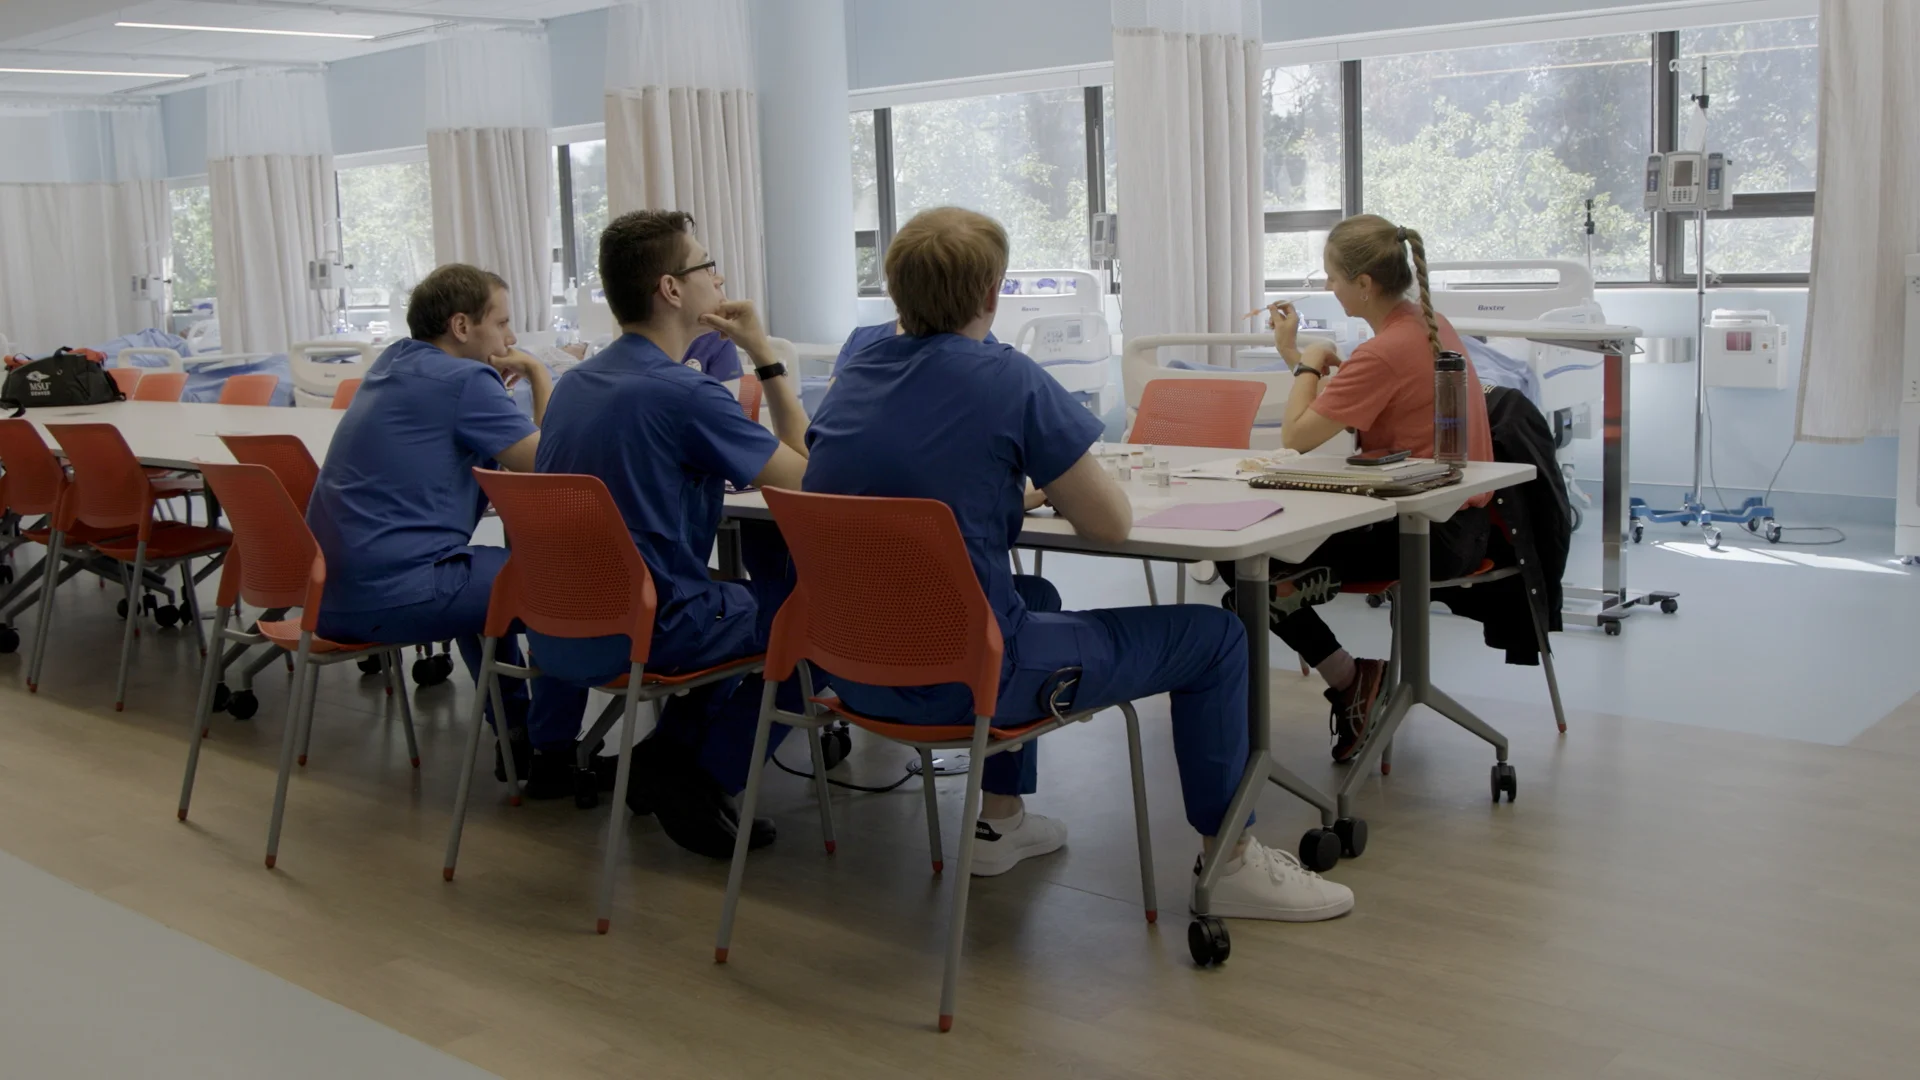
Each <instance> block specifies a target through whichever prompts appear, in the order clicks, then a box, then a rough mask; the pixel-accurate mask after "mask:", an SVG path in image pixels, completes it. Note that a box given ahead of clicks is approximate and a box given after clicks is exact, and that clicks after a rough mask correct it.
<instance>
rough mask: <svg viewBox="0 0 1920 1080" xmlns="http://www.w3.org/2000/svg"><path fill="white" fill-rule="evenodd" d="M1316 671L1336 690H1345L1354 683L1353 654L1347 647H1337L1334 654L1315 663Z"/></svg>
mask: <svg viewBox="0 0 1920 1080" xmlns="http://www.w3.org/2000/svg"><path fill="white" fill-rule="evenodd" d="M1313 670H1315V671H1317V672H1319V673H1320V677H1321V678H1322V679H1325V680H1326V681H1327V685H1328V686H1331V687H1333V688H1334V689H1335V690H1345V689H1346V688H1347V687H1349V686H1352V685H1353V677H1354V668H1353V654H1352V653H1350V652H1348V651H1347V650H1345V649H1335V650H1334V652H1333V655H1332V656H1329V657H1327V658H1326V659H1325V660H1322V661H1320V662H1319V663H1318V664H1316V665H1314V669H1313Z"/></svg>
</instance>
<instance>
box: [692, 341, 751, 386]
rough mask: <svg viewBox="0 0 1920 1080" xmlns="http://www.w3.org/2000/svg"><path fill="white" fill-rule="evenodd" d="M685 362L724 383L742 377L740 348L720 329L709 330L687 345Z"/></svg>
mask: <svg viewBox="0 0 1920 1080" xmlns="http://www.w3.org/2000/svg"><path fill="white" fill-rule="evenodd" d="M685 363H686V365H687V366H688V367H690V368H698V369H699V370H701V371H704V372H706V373H707V374H708V375H711V376H713V377H714V378H716V379H718V380H720V381H721V382H723V383H724V382H733V381H734V380H735V379H738V378H739V377H740V349H739V347H738V346H736V345H735V344H734V343H733V342H732V341H730V340H728V338H727V335H725V334H722V333H721V332H720V331H718V330H709V331H707V332H706V333H704V334H702V335H700V336H699V337H697V338H694V339H693V344H691V345H689V346H687V355H686V359H685Z"/></svg>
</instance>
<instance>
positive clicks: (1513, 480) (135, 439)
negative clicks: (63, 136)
mask: <svg viewBox="0 0 1920 1080" xmlns="http://www.w3.org/2000/svg"><path fill="white" fill-rule="evenodd" d="M27 416H28V418H29V419H31V420H32V421H33V423H34V424H35V426H36V427H39V428H40V429H41V434H42V435H43V436H44V437H45V438H46V439H47V443H48V445H50V446H52V445H56V444H55V443H54V440H53V438H52V436H51V435H48V434H47V433H46V425H47V424H49V423H53V424H59V423H111V424H114V425H115V426H117V427H118V428H119V429H120V432H121V434H122V435H123V436H125V438H126V440H127V445H128V446H129V447H131V448H132V449H133V453H134V456H135V457H138V458H139V459H140V461H141V462H142V463H143V464H147V465H157V466H161V467H164V468H175V469H191V468H193V467H194V465H195V463H197V462H202V461H214V462H230V461H232V460H233V457H232V455H230V454H228V453H227V448H226V445H225V444H224V443H222V442H221V441H220V436H221V435H268V434H289V435H297V436H299V437H300V439H301V440H302V441H304V442H305V443H306V444H307V449H308V450H309V451H311V452H312V454H313V459H314V460H315V461H325V460H326V457H327V446H328V444H329V443H331V442H332V440H333V432H334V429H335V427H337V426H338V425H339V423H340V417H341V416H342V413H340V412H338V411H336V410H333V409H288V408H273V407H268V406H250V405H199V404H191V403H181V402H150V401H122V402H114V403H111V404H106V405H83V406H77V407H74V408H69V409H34V410H30V411H29V412H28V413H27ZM1106 449H1107V450H1109V451H1113V452H1117V451H1120V450H1123V449H1131V448H1127V447H1122V446H1120V445H1118V444H1108V446H1107V447H1106ZM1158 452H1159V454H1160V455H1161V456H1164V457H1167V458H1169V459H1170V460H1172V462H1173V463H1174V466H1175V468H1181V467H1190V466H1194V465H1199V464H1201V463H1203V462H1208V461H1217V460H1219V459H1221V458H1226V457H1233V456H1235V455H1243V456H1252V455H1253V454H1255V453H1257V452H1256V451H1246V450H1220V449H1206V448H1200V447H1161V448H1159V451H1158ZM1532 477H1533V467H1532V466H1530V465H1503V464H1493V463H1476V464H1473V465H1469V466H1468V467H1467V471H1466V476H1465V477H1464V478H1463V479H1462V481H1461V482H1460V483H1459V484H1456V485H1453V486H1451V487H1445V488H1439V489H1436V490H1434V491H1429V492H1424V493H1422V494H1419V495H1411V496H1407V497H1405V498H1401V499H1389V500H1381V499H1367V498H1361V497H1359V496H1355V495H1332V494H1327V493H1324V492H1317V491H1270V490H1256V489H1253V488H1249V487H1248V486H1247V485H1246V483H1245V482H1243V481H1233V480H1185V481H1175V483H1174V486H1172V487H1167V488H1155V487H1152V486H1150V485H1149V484H1148V483H1147V482H1146V480H1145V479H1144V478H1143V477H1141V476H1139V475H1138V474H1137V473H1136V475H1135V477H1134V479H1132V480H1130V481H1128V482H1127V483H1126V484H1124V485H1122V486H1123V487H1124V488H1125V489H1126V492H1127V495H1128V497H1129V498H1130V499H1131V500H1132V502H1133V509H1134V514H1135V516H1136V517H1144V516H1146V515H1148V514H1152V513H1156V512H1158V511H1160V510H1164V509H1167V508H1168V507H1172V506H1178V505H1181V504H1183V503H1213V502H1240V501H1245V500H1252V499H1259V500H1263V501H1270V502H1274V503H1277V504H1279V505H1280V506H1282V507H1285V509H1284V510H1283V511H1282V512H1281V513H1278V514H1275V515H1273V516H1272V517H1269V518H1267V519H1266V520H1265V521H1261V522H1259V523H1257V524H1254V525H1251V526H1248V527H1247V528H1245V529H1237V530H1231V531H1227V530H1208V529H1136V530H1135V531H1134V533H1133V535H1132V536H1131V537H1129V538H1128V539H1127V540H1126V541H1125V543H1123V544H1120V545H1118V546H1112V547H1103V546H1101V545H1098V544H1094V543H1092V542H1090V541H1088V540H1087V539H1086V538H1084V537H1082V536H1080V535H1078V534H1076V533H1075V532H1074V531H1073V527H1072V526H1071V525H1068V524H1067V522H1066V521H1065V520H1064V519H1062V518H1060V517H1057V516H1055V515H1054V514H1053V512H1052V511H1050V510H1040V511H1036V512H1034V513H1032V514H1028V515H1027V518H1026V524H1025V527H1024V528H1022V530H1021V532H1020V545H1021V546H1022V547H1035V548H1047V549H1050V550H1056V551H1086V552H1099V553H1101V554H1109V555H1133V556H1139V557H1143V558H1157V559H1176V560H1202V559H1211V560H1232V559H1242V558H1247V557H1249V556H1253V555H1262V554H1271V555H1278V556H1279V557H1281V558H1291V559H1298V558H1304V557H1305V556H1307V555H1308V554H1310V553H1311V552H1312V551H1313V549H1314V548H1316V547H1318V546H1319V545H1320V542H1321V541H1323V540H1325V539H1326V538H1327V537H1329V536H1332V535H1333V534H1334V533H1338V532H1345V531H1346V530H1348V529H1355V528H1359V527H1360V526H1362V525H1370V524H1372V523H1374V522H1376V521H1386V520H1388V519H1390V518H1393V517H1395V516H1400V515H1418V516H1421V517H1426V518H1428V519H1430V520H1433V521H1444V520H1446V519H1447V518H1449V517H1452V516H1453V513H1454V511H1455V510H1457V509H1459V506H1460V503H1461V502H1462V501H1463V500H1464V499H1467V498H1468V497H1470V496H1473V495H1478V494H1481V493H1482V492H1487V491H1494V490H1497V489H1499V488H1504V487H1510V486H1512V485H1514V484H1519V483H1524V482H1526V481H1527V480H1529V479H1531V478H1532ZM727 509H728V512H729V513H730V514H733V515H734V516H738V517H765V516H766V514H767V508H766V501H765V500H764V499H762V498H761V497H760V495H759V493H757V492H748V493H745V494H739V495H730V496H728V497H727Z"/></svg>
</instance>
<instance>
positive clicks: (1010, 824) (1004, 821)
mask: <svg viewBox="0 0 1920 1080" xmlns="http://www.w3.org/2000/svg"><path fill="white" fill-rule="evenodd" d="M980 820H981V821H984V822H986V823H987V825H988V827H990V828H991V829H993V831H994V832H997V833H999V834H1000V835H1001V836H1005V835H1007V834H1008V833H1010V832H1012V831H1013V830H1015V829H1017V828H1019V827H1020V823H1021V822H1023V821H1025V820H1027V808H1026V807H1024V806H1023V807H1021V808H1020V809H1019V810H1018V811H1016V812H1015V813H1014V815H1013V816H1012V817H1008V818H990V817H987V816H986V815H984V814H982V815H981V817H980Z"/></svg>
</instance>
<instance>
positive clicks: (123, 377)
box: [107, 367, 142, 400]
mask: <svg viewBox="0 0 1920 1080" xmlns="http://www.w3.org/2000/svg"><path fill="white" fill-rule="evenodd" d="M141 374H142V372H141V370H140V369H139V368H131V367H116V368H108V369H107V376H108V377H109V378H111V379H112V380H113V385H115V386H117V387H119V388H120V392H121V393H122V394H125V395H127V397H128V399H130V400H137V399H135V398H134V397H133V393H134V391H135V390H137V389H139V387H140V376H141Z"/></svg>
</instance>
